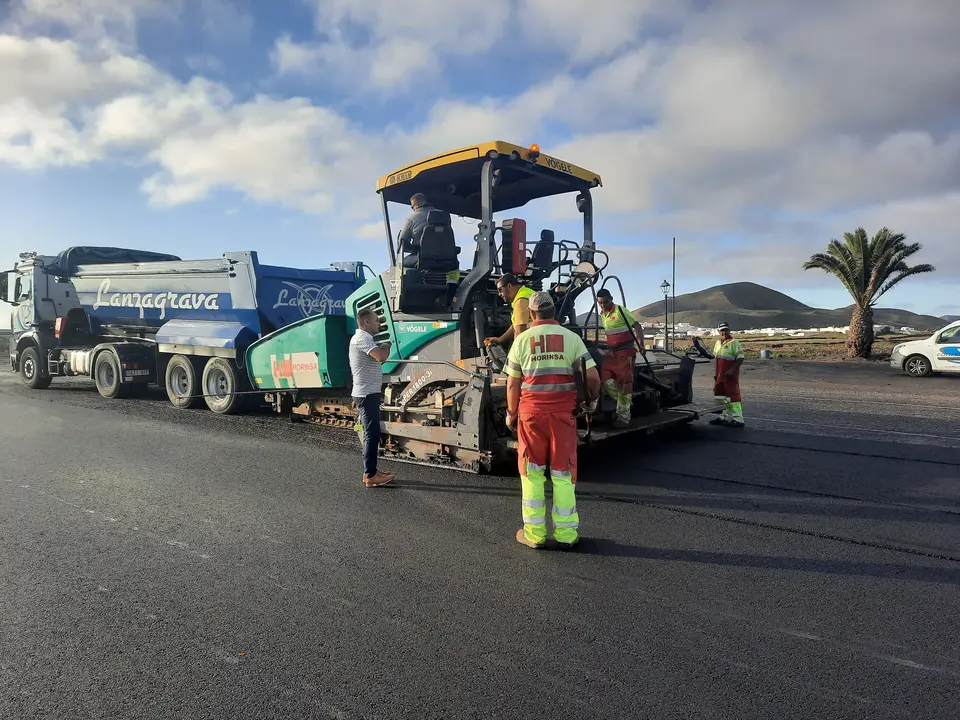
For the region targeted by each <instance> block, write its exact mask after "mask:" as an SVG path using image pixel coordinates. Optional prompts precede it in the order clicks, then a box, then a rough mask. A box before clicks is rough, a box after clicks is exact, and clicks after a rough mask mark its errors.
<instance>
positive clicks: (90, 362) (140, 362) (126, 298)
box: [3, 247, 365, 404]
mask: <svg viewBox="0 0 960 720" xmlns="http://www.w3.org/2000/svg"><path fill="white" fill-rule="evenodd" d="M12 272H13V274H14V275H15V276H16V289H15V291H14V295H16V297H13V298H12V301H13V303H14V309H13V313H12V328H13V335H12V336H11V339H10V346H11V347H10V350H11V367H12V369H14V370H21V368H20V367H19V365H20V358H21V356H25V355H24V353H25V352H26V351H27V349H28V348H31V347H32V348H34V351H33V352H35V354H31V353H27V355H28V356H29V359H30V361H31V362H33V363H36V364H37V365H38V367H36V368H34V369H33V372H34V373H35V374H37V375H40V376H46V377H53V376H57V375H84V374H89V375H90V376H91V377H94V379H96V380H98V387H100V384H101V383H100V378H98V377H97V375H96V369H95V366H96V364H97V356H98V355H99V354H100V353H101V352H102V351H103V350H104V349H107V350H109V351H110V352H111V354H112V355H113V356H115V357H116V369H117V370H119V371H120V372H121V375H123V374H124V373H126V372H127V371H128V370H129V371H130V373H129V374H128V376H125V377H121V379H120V382H121V384H122V383H124V382H137V383H143V382H149V381H153V382H156V383H157V384H163V382H162V381H161V375H163V370H164V369H165V367H166V365H167V362H168V361H169V360H170V359H171V358H172V357H175V356H185V357H189V358H191V363H192V366H193V369H194V370H195V371H196V372H194V373H193V374H194V375H197V376H198V377H199V375H200V372H201V370H202V368H201V367H200V365H201V363H202V360H201V359H203V358H212V357H217V358H221V359H226V360H228V361H229V362H231V363H233V364H234V366H238V365H239V366H240V367H241V368H242V364H243V360H244V352H245V351H246V348H247V347H248V346H249V345H250V344H252V343H253V342H255V341H256V340H257V339H259V338H260V337H262V336H264V335H267V334H269V333H272V332H274V331H276V330H278V329H280V328H283V327H286V326H287V325H290V324H291V323H295V322H297V321H299V320H303V319H304V318H307V317H313V316H317V315H342V314H344V313H345V303H346V299H347V298H348V297H349V296H350V294H351V293H353V292H354V291H355V290H356V289H357V288H358V287H360V286H361V285H362V284H363V283H364V282H365V278H364V276H363V271H362V266H361V265H360V263H340V264H335V265H332V266H331V267H329V268H323V269H298V268H288V267H281V266H276V265H265V264H262V263H261V262H260V260H259V258H258V256H257V253H256V252H254V251H237V252H228V253H224V255H223V256H222V257H220V258H216V259H210V260H182V259H180V258H179V257H177V256H174V255H167V254H163V253H152V252H144V251H137V250H127V249H123V248H98V247H77V248H70V249H69V250H66V251H64V252H62V253H60V254H59V255H58V256H55V257H42V256H24V260H23V261H22V262H20V263H18V266H17V267H16V268H15V270H14V271H12ZM7 284H8V281H7V280H6V278H5V279H4V285H5V286H6V285H7ZM5 289H6V288H5ZM3 299H4V300H8V297H7V296H6V295H5V296H4V298H3ZM151 354H152V355H153V356H154V358H155V359H153V360H151V359H149V356H150V355H151ZM25 357H26V356H25ZM145 358H146V359H145ZM178 363H180V364H181V365H182V364H183V363H182V362H180V360H179V359H178ZM128 366H129V367H128ZM185 367H186V366H185ZM221 369H222V368H221ZM148 371H149V372H148ZM184 372H186V374H187V375H190V374H191V370H190V368H189V367H186V369H185V370H184ZM134 373H135V374H134ZM21 374H23V373H22V372H21ZM242 377H243V373H242V371H241V372H238V373H237V378H238V380H237V381H238V382H240V381H241V380H240V378H242ZM108 379H109V378H106V379H105V380H104V382H106V381H107V380H108ZM167 380H168V383H167V384H168V385H169V378H167ZM195 380H196V378H194V380H191V382H193V384H196V382H195ZM24 381H25V382H27V384H28V385H30V384H31V383H30V382H29V380H28V378H26V377H24ZM44 382H46V383H47V384H49V380H44V379H43V378H41V379H39V385H40V386H45V385H44ZM31 386H32V385H31ZM167 390H168V394H170V393H171V388H170V387H169V386H168V388H167ZM101 392H103V389H101ZM191 392H192V395H194V396H195V395H197V394H198V393H197V392H196V389H193V390H192V391H191ZM200 395H202V393H200ZM171 401H172V402H173V401H174V397H173V396H172V395H171ZM208 404H209V403H208Z"/></svg>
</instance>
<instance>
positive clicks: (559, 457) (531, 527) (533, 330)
mask: <svg viewBox="0 0 960 720" xmlns="http://www.w3.org/2000/svg"><path fill="white" fill-rule="evenodd" d="M528 307H529V311H530V318H531V324H530V327H529V328H527V329H526V330H525V331H524V332H522V333H520V334H519V335H518V336H517V337H516V338H515V339H514V341H513V345H512V346H511V348H510V354H509V356H508V357H507V363H506V366H505V367H504V371H505V372H506V374H507V427H509V428H510V429H515V430H516V431H517V435H518V438H519V447H518V450H517V455H518V457H517V459H518V462H519V466H520V489H521V495H522V503H523V504H522V508H521V514H522V516H523V527H522V528H521V529H520V530H518V531H517V542H519V543H521V544H523V545H526V546H527V547H531V548H542V547H543V546H544V545H545V544H546V542H547V502H546V495H545V486H546V482H547V467H549V468H550V479H551V481H552V483H553V512H552V517H553V538H554V540H556V542H557V545H558V546H559V547H560V548H561V549H568V548H572V547H573V546H574V545H576V544H577V542H579V540H580V533H579V529H580V515H579V514H578V513H577V498H576V493H575V487H576V484H577V442H578V438H577V419H576V417H575V416H574V411H575V410H576V407H577V384H576V373H577V372H578V371H579V372H582V374H583V375H585V377H583V385H584V395H585V403H584V405H585V407H586V410H587V412H593V411H594V410H596V408H597V402H598V400H599V399H600V375H599V374H598V373H597V365H596V363H595V362H594V360H593V358H592V357H591V356H590V353H589V352H588V351H587V348H586V346H585V345H584V344H583V340H582V339H581V337H580V336H579V335H577V334H576V333H574V332H572V331H570V330H568V329H567V328H565V327H563V326H562V325H561V324H560V323H558V322H557V321H556V319H555V318H554V315H555V314H556V307H555V306H554V302H553V298H552V297H550V294H549V293H546V292H537V293H534V294H533V295H532V296H531V297H530V301H529V305H528Z"/></svg>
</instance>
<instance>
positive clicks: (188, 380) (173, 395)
mask: <svg viewBox="0 0 960 720" xmlns="http://www.w3.org/2000/svg"><path fill="white" fill-rule="evenodd" d="M198 365H199V363H198V362H196V361H194V360H193V359H192V358H188V357H187V356H186V355H174V356H173V357H172V358H170V360H169V362H167V370H166V372H165V373H164V387H165V388H166V390H167V398H168V399H169V400H170V404H171V405H173V406H174V407H175V408H180V409H181V410H184V409H187V408H195V407H198V406H199V405H200V400H201V398H200V395H201V392H200V372H199V367H198Z"/></svg>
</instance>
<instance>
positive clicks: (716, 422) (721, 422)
mask: <svg viewBox="0 0 960 720" xmlns="http://www.w3.org/2000/svg"><path fill="white" fill-rule="evenodd" d="M710 424H711V425H729V424H730V420H729V418H725V417H721V416H719V415H718V416H717V417H715V418H714V419H713V420H711V421H710Z"/></svg>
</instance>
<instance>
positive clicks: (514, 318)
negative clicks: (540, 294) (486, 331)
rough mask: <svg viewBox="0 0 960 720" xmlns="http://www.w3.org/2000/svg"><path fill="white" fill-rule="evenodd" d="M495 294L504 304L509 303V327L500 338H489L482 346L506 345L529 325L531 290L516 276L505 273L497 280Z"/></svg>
mask: <svg viewBox="0 0 960 720" xmlns="http://www.w3.org/2000/svg"><path fill="white" fill-rule="evenodd" d="M497 292H498V293H500V297H502V298H503V299H504V300H505V301H506V302H508V303H510V307H511V308H512V310H513V312H512V314H511V315H510V327H509V328H508V329H507V331H506V332H505V333H504V334H503V335H501V336H500V337H489V338H487V339H486V340H484V342H483V344H484V345H506V344H508V343H510V342H511V341H512V340H513V339H514V338H515V337H517V336H518V335H520V333H522V332H523V331H524V330H526V329H527V326H528V325H529V324H530V311H529V303H530V297H531V296H532V295H533V290H532V289H531V288H528V287H527V286H526V285H521V284H520V281H519V280H518V279H517V276H516V275H514V274H513V273H507V274H505V275H503V276H501V277H500V279H499V280H497Z"/></svg>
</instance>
